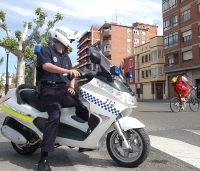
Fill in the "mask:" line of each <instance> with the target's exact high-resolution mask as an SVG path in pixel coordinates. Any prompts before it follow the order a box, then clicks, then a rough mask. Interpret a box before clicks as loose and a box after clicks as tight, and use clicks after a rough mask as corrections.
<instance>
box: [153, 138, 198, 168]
mask: <svg viewBox="0 0 200 171" xmlns="http://www.w3.org/2000/svg"><path fill="white" fill-rule="evenodd" d="M150 139H151V146H152V147H154V148H156V149H158V150H160V151H163V152H165V153H167V154H169V155H171V156H173V157H176V158H178V159H180V160H182V161H184V162H186V163H189V164H191V165H193V166H195V167H197V168H199V169H200V162H199V161H200V155H199V154H200V147H198V146H194V145H191V144H188V143H185V142H182V141H180V140H175V139H170V138H165V137H158V136H151V135H150Z"/></svg>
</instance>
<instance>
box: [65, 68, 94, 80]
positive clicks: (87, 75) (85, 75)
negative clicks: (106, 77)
mask: <svg viewBox="0 0 200 171" xmlns="http://www.w3.org/2000/svg"><path fill="white" fill-rule="evenodd" d="M76 70H77V71H78V72H79V73H80V75H81V76H80V78H92V77H94V76H95V75H96V74H97V72H94V71H91V70H80V69H76ZM63 75H64V76H66V77H67V78H68V79H69V80H70V81H71V80H73V79H74V76H73V75H70V74H63Z"/></svg>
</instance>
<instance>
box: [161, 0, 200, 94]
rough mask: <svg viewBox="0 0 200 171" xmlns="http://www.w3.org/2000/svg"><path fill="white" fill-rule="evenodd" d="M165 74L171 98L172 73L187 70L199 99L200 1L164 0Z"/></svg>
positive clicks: (172, 90) (176, 73)
mask: <svg viewBox="0 0 200 171" xmlns="http://www.w3.org/2000/svg"><path fill="white" fill-rule="evenodd" d="M162 6H163V33H164V55H165V58H166V62H165V65H166V66H165V73H166V81H167V87H166V91H167V94H168V97H169V98H171V97H172V96H174V95H175V94H174V89H173V86H172V85H171V84H170V80H171V78H172V76H174V75H178V74H181V73H187V74H188V75H189V77H190V80H191V81H192V82H193V84H194V85H196V86H197V87H198V89H197V96H198V97H199V98H200V0H163V1H162Z"/></svg>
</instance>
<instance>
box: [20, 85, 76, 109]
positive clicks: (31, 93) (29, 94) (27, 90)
mask: <svg viewBox="0 0 200 171" xmlns="http://www.w3.org/2000/svg"><path fill="white" fill-rule="evenodd" d="M16 96H17V103H18V104H29V105H30V106H32V107H34V108H35V109H37V110H39V111H40V112H45V111H46V110H45V108H44V106H43V105H42V102H41V100H40V99H39V97H38V94H37V91H36V89H35V87H33V86H27V85H20V86H19V87H18V88H17V90H16ZM76 104H77V101H76V99H75V98H72V97H71V96H69V95H66V96H64V98H63V100H62V108H67V107H73V106H77V105H76Z"/></svg>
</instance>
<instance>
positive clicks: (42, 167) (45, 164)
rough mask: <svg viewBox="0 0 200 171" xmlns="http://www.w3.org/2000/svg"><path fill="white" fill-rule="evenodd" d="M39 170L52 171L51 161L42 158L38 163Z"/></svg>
mask: <svg viewBox="0 0 200 171" xmlns="http://www.w3.org/2000/svg"><path fill="white" fill-rule="evenodd" d="M38 171H51V168H50V166H49V162H48V161H47V160H42V161H40V162H39V163H38Z"/></svg>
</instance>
